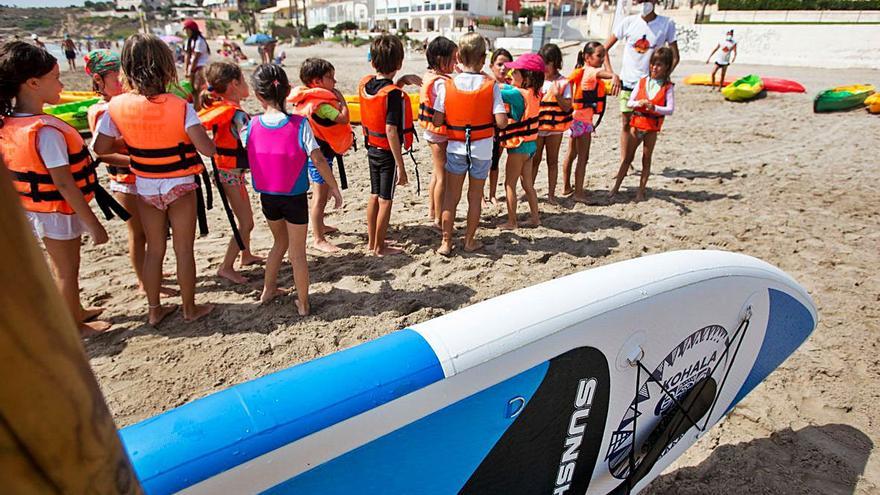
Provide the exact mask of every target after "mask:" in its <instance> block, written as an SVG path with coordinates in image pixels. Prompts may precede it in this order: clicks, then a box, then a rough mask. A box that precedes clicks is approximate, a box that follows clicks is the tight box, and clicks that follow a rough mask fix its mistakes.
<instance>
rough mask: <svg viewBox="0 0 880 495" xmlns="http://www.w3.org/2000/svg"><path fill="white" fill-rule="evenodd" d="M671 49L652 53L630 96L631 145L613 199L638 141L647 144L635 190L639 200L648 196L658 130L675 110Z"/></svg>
mask: <svg viewBox="0 0 880 495" xmlns="http://www.w3.org/2000/svg"><path fill="white" fill-rule="evenodd" d="M672 60H673V57H672V50H671V49H669V48H666V47H663V48H658V49H657V50H656V51H655V52H654V53H653V54H652V55H651V67H650V70H651V72H650V75H649V76H648V77H643V78H642V79H641V80H639V84H638V86H637V87H636V89H635V90H633V92H632V94H631V95H630V97H629V101H628V102H627V106H628V107H630V108H632V109H633V116H632V118H631V119H630V133H631V138H632V139H630V143H631V145H630V148H629V149H628V150H627V154H626V157H625V158H624V160H623V162H622V163H621V164H620V169H619V170H618V171H617V180H615V182H614V187H613V188H612V189H611V192H610V193H609V195H608V196H609V197H610V198H613V197H614V195H615V194H617V191H618V190H619V189H620V184H621V182H623V178H624V177H625V176H626V172H627V170H629V167H630V165H631V164H632V161H633V159H634V158H635V154H636V149H637V148H638V147H639V144H642V143H644V148H643V149H642V175H641V179H640V180H639V190H638V192H637V193H636V201H642V200H644V199H645V190H646V189H647V185H648V176H649V175H650V174H651V156H652V155H653V153H654V146H655V145H656V144H657V133H659V132H660V128H661V127H662V126H663V119H664V117H667V116H669V115H672V112H674V111H675V93H674V92H673V90H674V88H675V87H674V86H673V84H672V83H671V82H669V73H670V72H671V71H672Z"/></svg>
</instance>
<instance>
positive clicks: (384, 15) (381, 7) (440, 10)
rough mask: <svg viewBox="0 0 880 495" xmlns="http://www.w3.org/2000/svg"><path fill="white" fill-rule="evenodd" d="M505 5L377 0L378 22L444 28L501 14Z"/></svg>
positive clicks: (491, 0)
mask: <svg viewBox="0 0 880 495" xmlns="http://www.w3.org/2000/svg"><path fill="white" fill-rule="evenodd" d="M504 7H505V0H375V11H374V12H375V14H374V21H375V24H376V26H377V27H379V28H381V29H401V30H402V29H406V30H408V31H442V30H444V29H453V28H459V29H460V28H464V27H466V26H468V24H470V21H471V20H475V19H479V18H492V17H501V16H503V15H504V11H503V9H504Z"/></svg>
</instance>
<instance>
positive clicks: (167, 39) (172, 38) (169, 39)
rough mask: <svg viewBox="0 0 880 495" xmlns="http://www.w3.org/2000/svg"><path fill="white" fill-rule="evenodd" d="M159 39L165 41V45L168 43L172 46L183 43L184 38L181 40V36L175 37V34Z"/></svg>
mask: <svg viewBox="0 0 880 495" xmlns="http://www.w3.org/2000/svg"><path fill="white" fill-rule="evenodd" d="M159 39H160V40H162V41H164V42H165V43H168V44H169V45H171V44H173V43H180V42H181V41H183V38H181V37H179V36H174V35H173V34H166V35H164V36H159Z"/></svg>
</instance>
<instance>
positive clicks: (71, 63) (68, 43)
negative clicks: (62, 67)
mask: <svg viewBox="0 0 880 495" xmlns="http://www.w3.org/2000/svg"><path fill="white" fill-rule="evenodd" d="M61 49H62V50H64V58H66V59H67V68H68V69H70V70H71V71H75V70H76V44H74V42H73V40H72V39H70V35H69V34H65V35H64V40H63V41H62V42H61Z"/></svg>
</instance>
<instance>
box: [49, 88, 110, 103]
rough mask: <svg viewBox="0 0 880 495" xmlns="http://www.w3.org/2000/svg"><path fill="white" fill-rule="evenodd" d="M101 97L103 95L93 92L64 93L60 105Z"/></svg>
mask: <svg viewBox="0 0 880 495" xmlns="http://www.w3.org/2000/svg"><path fill="white" fill-rule="evenodd" d="M100 97H101V95H99V94H98V93H95V92H93V91H62V92H61V101H59V102H58V104H59V105H60V104H62V103H73V102H75V101H82V100H90V99H92V98H100Z"/></svg>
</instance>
